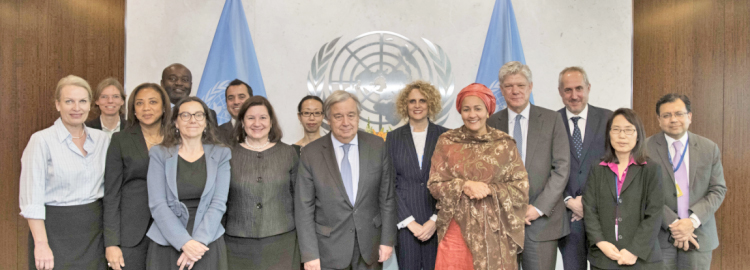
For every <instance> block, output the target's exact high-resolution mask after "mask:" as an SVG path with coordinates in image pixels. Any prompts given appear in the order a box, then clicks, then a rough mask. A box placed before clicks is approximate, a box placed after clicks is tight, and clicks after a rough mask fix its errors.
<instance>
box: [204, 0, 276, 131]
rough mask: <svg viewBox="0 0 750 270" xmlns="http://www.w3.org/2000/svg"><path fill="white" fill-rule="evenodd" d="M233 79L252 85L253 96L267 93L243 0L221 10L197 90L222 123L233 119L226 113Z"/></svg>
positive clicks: (227, 4)
mask: <svg viewBox="0 0 750 270" xmlns="http://www.w3.org/2000/svg"><path fill="white" fill-rule="evenodd" d="M234 79H240V80H242V81H244V82H246V83H247V84H248V85H250V87H252V88H253V95H261V96H264V97H265V96H266V89H265V87H264V86H263V77H262V76H261V75H260V68H259V67H258V58H257V57H256V55H255V46H253V39H252V37H251V36H250V27H248V25H247V18H246V17H245V11H244V10H243V9H242V2H241V1H240V0H227V1H226V3H224V10H222V12H221V18H220V19H219V25H218V26H217V27H216V34H214V40H213V42H212V43H211V51H209V52H208V59H207V60H206V67H205V68H204V69H203V76H202V77H201V83H200V86H198V93H197V96H198V97H199V98H201V99H202V100H203V101H205V102H206V104H207V105H208V107H209V108H211V109H214V110H215V111H216V114H217V115H216V117H217V120H218V124H219V125H220V124H223V123H226V122H228V121H229V120H230V119H231V118H232V116H231V115H230V114H229V112H227V103H226V100H225V97H224V91H225V89H226V88H227V86H228V85H229V83H230V82H231V81H232V80H234Z"/></svg>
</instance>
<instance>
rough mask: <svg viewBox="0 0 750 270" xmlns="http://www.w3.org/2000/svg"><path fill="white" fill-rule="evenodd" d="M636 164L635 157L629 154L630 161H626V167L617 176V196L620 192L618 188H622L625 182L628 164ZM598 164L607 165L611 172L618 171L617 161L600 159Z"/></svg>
mask: <svg viewBox="0 0 750 270" xmlns="http://www.w3.org/2000/svg"><path fill="white" fill-rule="evenodd" d="M637 164H638V163H636V162H635V158H633V157H632V156H631V157H630V162H628V167H627V168H625V171H623V172H622V175H619V177H617V194H618V196H619V194H620V190H621V189H622V184H623V183H624V182H625V177H627V175H628V169H630V165H637ZM645 164H646V161H644V162H643V163H642V164H641V165H645ZM599 165H602V166H607V167H609V169H610V170H612V172H614V173H615V175H617V172H618V169H617V163H614V162H606V161H602V162H601V163H599Z"/></svg>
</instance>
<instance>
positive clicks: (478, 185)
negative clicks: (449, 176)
mask: <svg viewBox="0 0 750 270" xmlns="http://www.w3.org/2000/svg"><path fill="white" fill-rule="evenodd" d="M462 189H463V192H464V194H466V196H469V199H472V200H481V199H484V198H485V197H487V196H489V195H490V192H492V190H490V186H489V185H487V183H483V182H477V181H471V180H468V181H466V182H465V183H464V185H463V187H462Z"/></svg>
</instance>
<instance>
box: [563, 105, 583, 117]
mask: <svg viewBox="0 0 750 270" xmlns="http://www.w3.org/2000/svg"><path fill="white" fill-rule="evenodd" d="M565 113H567V114H568V119H570V120H573V119H571V118H573V117H576V116H578V117H581V118H582V119H583V120H586V117H587V116H588V115H589V105H588V104H586V106H584V107H583V111H581V113H579V114H578V115H576V114H574V113H573V112H571V111H570V110H568V107H565Z"/></svg>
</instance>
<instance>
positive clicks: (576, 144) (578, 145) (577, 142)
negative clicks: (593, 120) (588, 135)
mask: <svg viewBox="0 0 750 270" xmlns="http://www.w3.org/2000/svg"><path fill="white" fill-rule="evenodd" d="M570 120H572V121H573V126H574V128H573V149H575V151H576V158H578V159H580V158H581V150H582V149H583V140H582V139H581V129H580V128H578V120H581V117H580V116H574V117H571V118H570Z"/></svg>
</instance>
